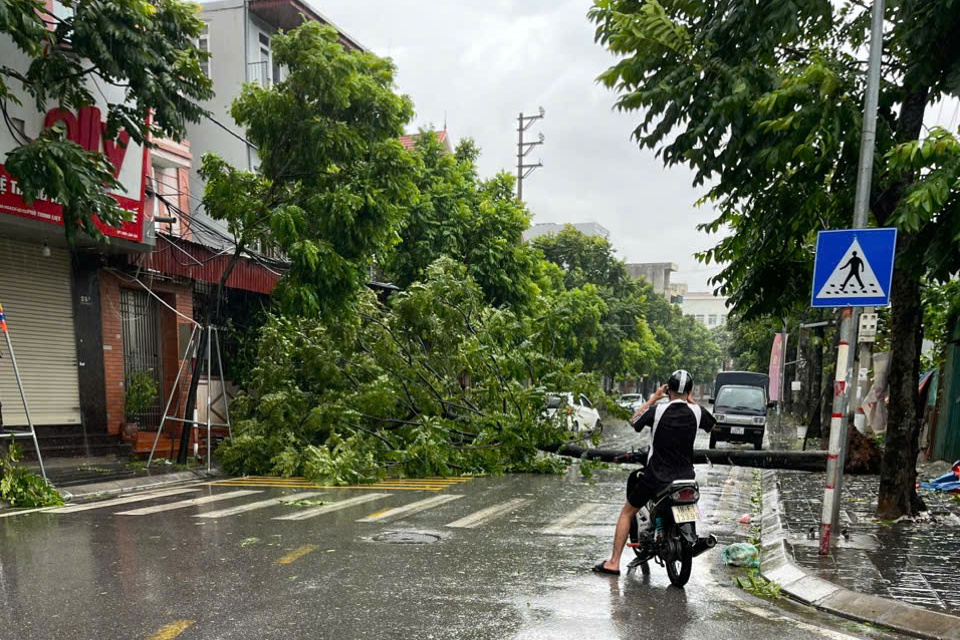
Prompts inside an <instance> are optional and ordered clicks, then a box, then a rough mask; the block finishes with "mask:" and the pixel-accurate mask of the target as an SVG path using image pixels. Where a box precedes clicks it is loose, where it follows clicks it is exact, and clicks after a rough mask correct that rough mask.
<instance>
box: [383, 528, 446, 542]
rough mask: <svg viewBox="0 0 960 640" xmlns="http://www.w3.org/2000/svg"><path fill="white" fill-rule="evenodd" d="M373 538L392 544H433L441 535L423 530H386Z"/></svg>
mask: <svg viewBox="0 0 960 640" xmlns="http://www.w3.org/2000/svg"><path fill="white" fill-rule="evenodd" d="M371 539H372V540H373V541H374V542H387V543H390V544H431V543H433V542H437V541H438V540H440V536H438V535H435V534H432V533H424V532H422V531H386V532H384V533H381V534H379V535H376V536H374V537H373V538H371Z"/></svg>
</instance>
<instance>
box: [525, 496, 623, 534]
mask: <svg viewBox="0 0 960 640" xmlns="http://www.w3.org/2000/svg"><path fill="white" fill-rule="evenodd" d="M606 506H607V505H605V504H599V503H596V502H585V503H583V504H582V505H580V506H579V507H577V508H576V509H574V510H573V511H571V512H570V513H568V514H567V515H565V516H563V517H562V518H560V519H559V520H554V521H553V522H552V523H550V525H549V526H548V527H547V528H546V529H544V530H543V531H541V533H544V534H546V535H553V536H562V535H569V534H570V533H571V532H572V531H573V530H574V529H576V528H578V526H577V525H579V524H580V523H581V522H582V521H584V520H586V519H587V518H588V517H589V516H591V515H593V514H594V513H596V512H597V511H599V510H600V509H603V508H606Z"/></svg>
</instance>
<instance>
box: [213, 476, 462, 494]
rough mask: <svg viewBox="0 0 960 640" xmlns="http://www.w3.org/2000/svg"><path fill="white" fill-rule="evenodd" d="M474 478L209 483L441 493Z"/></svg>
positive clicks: (246, 479)
mask: <svg viewBox="0 0 960 640" xmlns="http://www.w3.org/2000/svg"><path fill="white" fill-rule="evenodd" d="M474 477H475V476H470V477H464V478H390V479H387V480H381V481H380V482H374V483H371V484H353V485H343V486H333V485H320V484H315V483H313V482H310V481H309V480H307V479H306V478H300V477H293V478H274V477H264V476H247V477H244V478H229V479H226V480H217V481H216V482H211V483H209V484H210V485H211V486H215V487H269V488H273V489H276V488H284V489H360V490H375V491H383V490H388V491H443V490H444V489H447V488H448V487H454V486H456V485H458V484H463V483H464V482H470V481H471V480H473V479H474Z"/></svg>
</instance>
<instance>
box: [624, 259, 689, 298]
mask: <svg viewBox="0 0 960 640" xmlns="http://www.w3.org/2000/svg"><path fill="white" fill-rule="evenodd" d="M626 266H627V275H629V276H630V277H631V278H633V279H634V280H639V279H641V278H643V279H644V280H646V281H647V282H649V283H650V284H651V285H653V290H654V292H656V293H659V294H660V295H662V296H664V297H668V296H669V295H670V294H671V292H672V289H671V283H670V274H671V273H673V272H675V271H678V270H679V269H680V267H679V265H677V264H675V263H673V262H633V263H629V262H628V263H627V265H626ZM668 299H669V298H668Z"/></svg>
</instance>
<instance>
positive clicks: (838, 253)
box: [810, 229, 897, 307]
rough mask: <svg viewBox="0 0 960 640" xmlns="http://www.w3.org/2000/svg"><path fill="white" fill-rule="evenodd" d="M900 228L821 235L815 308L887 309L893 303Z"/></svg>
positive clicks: (816, 262) (813, 298) (815, 269)
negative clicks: (892, 293) (891, 296)
mask: <svg viewBox="0 0 960 640" xmlns="http://www.w3.org/2000/svg"><path fill="white" fill-rule="evenodd" d="M896 248H897V230H896V229H845V230H842V231H821V232H820V233H819V234H817V254H816V258H815V260H814V263H813V291H812V292H811V294H810V305H811V306H813V307H886V306H888V305H889V304H890V282H891V280H892V279H893V258H894V254H895V253H896Z"/></svg>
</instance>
